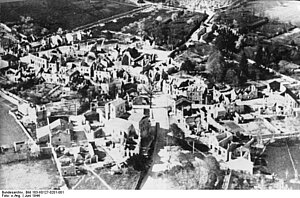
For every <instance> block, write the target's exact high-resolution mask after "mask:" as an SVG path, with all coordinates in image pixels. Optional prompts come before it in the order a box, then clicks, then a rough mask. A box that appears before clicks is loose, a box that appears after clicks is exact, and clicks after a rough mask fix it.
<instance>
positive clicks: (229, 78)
mask: <svg viewBox="0 0 300 198" xmlns="http://www.w3.org/2000/svg"><path fill="white" fill-rule="evenodd" d="M224 81H225V82H226V83H228V84H231V85H234V86H237V85H238V83H239V78H238V75H237V72H236V71H235V70H234V69H233V68H230V69H228V70H227V72H226V75H225V78H224Z"/></svg>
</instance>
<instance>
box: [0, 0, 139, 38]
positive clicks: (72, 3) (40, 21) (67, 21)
mask: <svg viewBox="0 0 300 198" xmlns="http://www.w3.org/2000/svg"><path fill="white" fill-rule="evenodd" d="M135 7H136V6H135V5H132V6H131V5H130V4H127V3H126V4H125V3H124V1H123V0H114V1H110V0H101V1H93V3H90V2H89V1H82V0H27V1H24V2H22V3H18V4H15V3H12V4H10V3H2V4H1V7H0V19H1V20H0V21H1V22H4V23H7V22H8V23H11V24H16V23H18V22H20V16H30V17H31V18H32V19H33V23H34V25H35V26H34V28H36V29H41V28H43V27H45V28H47V29H48V30H49V31H50V32H53V31H57V29H58V28H59V27H61V28H63V29H72V28H75V27H78V26H81V25H84V24H87V23H91V22H95V21H98V20H100V19H102V18H107V17H110V16H113V15H116V14H119V13H123V12H126V11H130V10H132V9H134V8H135ZM36 31H38V30H36Z"/></svg>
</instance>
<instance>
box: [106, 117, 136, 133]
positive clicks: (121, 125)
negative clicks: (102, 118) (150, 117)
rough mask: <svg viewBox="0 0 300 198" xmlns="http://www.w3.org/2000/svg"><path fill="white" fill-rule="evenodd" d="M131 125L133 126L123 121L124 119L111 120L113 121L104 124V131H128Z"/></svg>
mask: <svg viewBox="0 0 300 198" xmlns="http://www.w3.org/2000/svg"><path fill="white" fill-rule="evenodd" d="M132 125H133V124H132V123H131V122H130V121H128V120H124V119H121V118H113V119H110V120H108V121H107V122H106V123H105V126H104V131H105V132H106V131H107V129H108V130H114V129H119V130H122V131H128V129H129V128H130V127H131V126H132Z"/></svg>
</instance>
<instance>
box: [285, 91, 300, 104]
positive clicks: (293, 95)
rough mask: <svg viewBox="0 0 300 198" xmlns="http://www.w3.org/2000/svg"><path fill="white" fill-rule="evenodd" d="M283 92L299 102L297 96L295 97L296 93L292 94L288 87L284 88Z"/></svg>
mask: <svg viewBox="0 0 300 198" xmlns="http://www.w3.org/2000/svg"><path fill="white" fill-rule="evenodd" d="M284 94H288V95H290V96H291V97H292V98H293V99H294V100H295V101H296V102H297V103H298V104H299V103H300V102H299V101H298V98H297V96H296V94H294V93H293V92H292V91H291V90H290V89H288V88H286V90H285V92H284Z"/></svg>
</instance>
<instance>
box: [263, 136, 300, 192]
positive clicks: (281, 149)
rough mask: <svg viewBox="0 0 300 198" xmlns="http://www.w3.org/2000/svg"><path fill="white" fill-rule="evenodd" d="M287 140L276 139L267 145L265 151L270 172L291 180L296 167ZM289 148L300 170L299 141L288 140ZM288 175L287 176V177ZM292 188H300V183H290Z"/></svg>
mask: <svg viewBox="0 0 300 198" xmlns="http://www.w3.org/2000/svg"><path fill="white" fill-rule="evenodd" d="M286 144H287V143H286V142H285V140H279V141H278V142H277V141H276V142H275V143H273V144H270V145H268V146H267V149H266V151H265V153H264V154H265V155H266V161H267V167H268V170H269V172H271V173H275V174H276V175H277V176H278V177H279V178H281V179H287V181H290V180H291V179H293V178H294V169H293V166H292V162H291V159H290V157H289V154H288V149H287V146H286ZM288 145H289V149H290V152H291V155H292V157H293V160H294V163H295V166H296V169H297V171H298V173H299V171H300V155H299V150H300V149H299V148H300V147H299V146H300V143H299V142H291V141H288ZM286 176H287V177H286ZM288 185H289V187H290V188H292V189H298V190H299V189H300V185H299V184H291V183H288Z"/></svg>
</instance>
